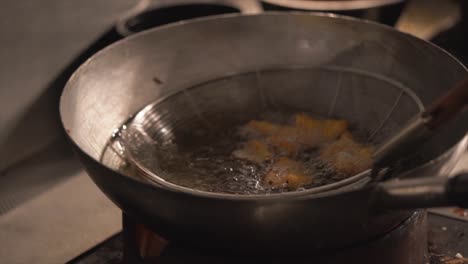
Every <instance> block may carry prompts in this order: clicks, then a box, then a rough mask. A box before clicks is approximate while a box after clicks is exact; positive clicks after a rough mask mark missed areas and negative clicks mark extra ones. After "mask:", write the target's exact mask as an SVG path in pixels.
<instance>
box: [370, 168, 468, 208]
mask: <svg viewBox="0 0 468 264" xmlns="http://www.w3.org/2000/svg"><path fill="white" fill-rule="evenodd" d="M371 201H372V205H373V206H374V207H378V208H379V209H417V208H431V207H444V206H458V207H462V208H468V172H464V173H460V174H457V175H455V176H454V177H451V178H450V179H449V178H448V177H424V178H419V179H407V180H396V181H388V182H383V183H380V184H377V187H376V188H375V191H374V195H373V198H372V199H371Z"/></svg>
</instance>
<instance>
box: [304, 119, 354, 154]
mask: <svg viewBox="0 0 468 264" xmlns="http://www.w3.org/2000/svg"><path fill="white" fill-rule="evenodd" d="M296 128H297V130H298V141H299V142H300V143H302V144H304V145H306V146H308V147H317V146H319V145H320V144H323V143H326V142H330V141H333V140H335V139H336V138H338V137H339V136H340V135H341V134H343V133H345V132H346V131H347V129H348V122H346V121H345V120H334V119H327V120H319V119H313V118H311V117H309V116H307V115H305V114H298V115H296Z"/></svg>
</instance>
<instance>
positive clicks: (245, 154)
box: [233, 139, 273, 163]
mask: <svg viewBox="0 0 468 264" xmlns="http://www.w3.org/2000/svg"><path fill="white" fill-rule="evenodd" d="M233 155H234V157H236V158H239V159H246V160H250V161H253V162H255V163H262V162H264V161H266V160H269V159H272V158H273V154H272V153H271V152H270V149H269V147H268V145H267V144H266V143H265V142H263V141H261V140H257V139H254V140H249V141H247V142H246V143H245V144H244V147H243V148H242V149H239V150H236V151H234V152H233Z"/></svg>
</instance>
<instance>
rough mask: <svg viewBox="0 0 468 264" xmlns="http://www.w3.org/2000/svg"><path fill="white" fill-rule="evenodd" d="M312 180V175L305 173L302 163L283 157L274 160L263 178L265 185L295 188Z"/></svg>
mask: <svg viewBox="0 0 468 264" xmlns="http://www.w3.org/2000/svg"><path fill="white" fill-rule="evenodd" d="M312 181H313V177H312V176H308V175H305V168H304V165H303V164H302V163H300V162H297V161H294V160H291V159H288V158H284V157H282V158H280V159H279V160H278V161H276V162H275V163H274V164H273V165H272V166H271V169H270V171H268V173H267V174H266V175H265V177H264V178H263V182H264V184H265V185H267V186H270V187H276V188H278V187H287V188H293V189H297V188H299V187H301V186H304V185H306V184H309V183H312Z"/></svg>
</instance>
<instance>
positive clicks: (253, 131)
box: [243, 120, 281, 137]
mask: <svg viewBox="0 0 468 264" xmlns="http://www.w3.org/2000/svg"><path fill="white" fill-rule="evenodd" d="M280 128H281V126H280V125H276V124H273V123H270V122H267V121H257V120H252V121H250V122H249V123H248V124H247V125H245V126H244V129H243V130H244V132H246V133H247V134H249V135H253V136H257V137H258V136H264V137H267V136H272V135H275V134H276V133H277V132H278V131H279V130H280Z"/></svg>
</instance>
